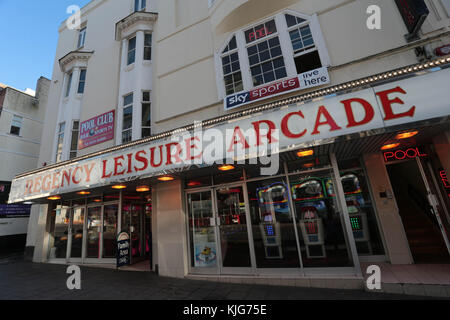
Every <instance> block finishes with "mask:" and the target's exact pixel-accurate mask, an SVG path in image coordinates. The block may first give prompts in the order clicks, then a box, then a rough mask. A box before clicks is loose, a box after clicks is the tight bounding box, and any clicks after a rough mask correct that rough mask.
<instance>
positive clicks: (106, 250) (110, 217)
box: [103, 204, 119, 258]
mask: <svg viewBox="0 0 450 320" xmlns="http://www.w3.org/2000/svg"><path fill="white" fill-rule="evenodd" d="M118 210H119V206H118V205H117V204H113V205H107V206H105V207H104V212H103V258H115V257H116V247H117V243H116V237H117V218H118Z"/></svg>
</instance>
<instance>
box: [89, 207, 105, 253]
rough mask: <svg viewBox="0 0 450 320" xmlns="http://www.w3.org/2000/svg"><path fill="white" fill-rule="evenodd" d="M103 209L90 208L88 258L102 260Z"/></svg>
mask: <svg viewBox="0 0 450 320" xmlns="http://www.w3.org/2000/svg"><path fill="white" fill-rule="evenodd" d="M101 210H102V209H101V207H97V208H88V221H87V257H88V258H100V234H101V229H102V221H101Z"/></svg>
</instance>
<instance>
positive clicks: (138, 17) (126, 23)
mask: <svg viewBox="0 0 450 320" xmlns="http://www.w3.org/2000/svg"><path fill="white" fill-rule="evenodd" d="M157 18H158V14H157V13H154V12H142V11H138V12H133V13H132V14H130V15H129V16H128V17H126V18H123V19H122V20H120V21H119V22H117V23H116V40H117V41H119V40H121V35H122V32H123V31H124V30H126V29H127V28H129V27H131V26H133V25H135V24H138V23H145V24H148V25H149V26H150V27H153V25H154V23H155V22H156V19H157Z"/></svg>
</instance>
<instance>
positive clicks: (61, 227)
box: [49, 205, 70, 259]
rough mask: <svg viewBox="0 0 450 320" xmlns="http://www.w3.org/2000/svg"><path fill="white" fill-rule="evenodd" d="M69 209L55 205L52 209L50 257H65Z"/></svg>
mask: <svg viewBox="0 0 450 320" xmlns="http://www.w3.org/2000/svg"><path fill="white" fill-rule="evenodd" d="M69 215H70V210H69V208H67V207H62V206H59V205H58V206H57V207H56V209H55V210H52V225H51V227H50V229H51V230H52V231H51V234H52V236H53V237H51V238H52V239H50V241H51V242H53V243H52V244H51V246H50V252H49V258H50V259H65V258H66V255H67V240H68V236H69V222H70V216H69Z"/></svg>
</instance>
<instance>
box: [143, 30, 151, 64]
mask: <svg viewBox="0 0 450 320" xmlns="http://www.w3.org/2000/svg"><path fill="white" fill-rule="evenodd" d="M147 36H150V38H151V41H150V46H146V45H145V38H146V37H147ZM152 45H153V34H151V33H144V52H143V59H144V61H152V59H153V52H152V51H153V46H152ZM146 48H150V59H145V49H146Z"/></svg>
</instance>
